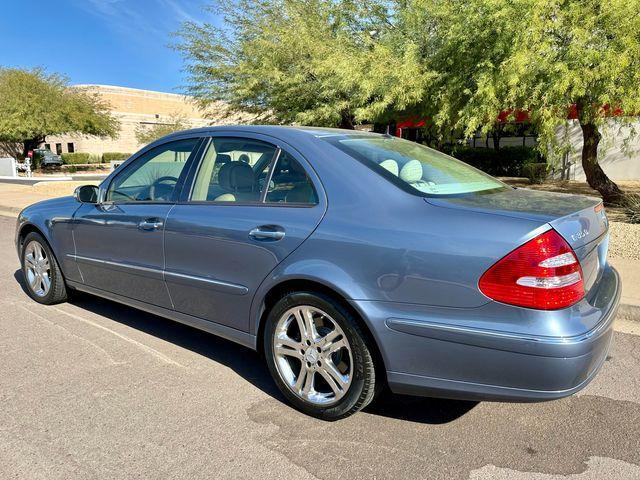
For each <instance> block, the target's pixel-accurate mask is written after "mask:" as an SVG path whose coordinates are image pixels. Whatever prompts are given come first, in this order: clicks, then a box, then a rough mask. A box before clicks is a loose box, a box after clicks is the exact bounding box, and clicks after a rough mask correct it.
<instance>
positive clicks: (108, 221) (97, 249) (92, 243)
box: [73, 138, 200, 308]
mask: <svg viewBox="0 0 640 480" xmlns="http://www.w3.org/2000/svg"><path fill="white" fill-rule="evenodd" d="M199 142H200V139H199V138H186V139H182V140H175V141H172V142H168V143H165V144H162V145H159V146H157V147H155V148H153V149H151V150H149V151H147V152H145V153H143V154H142V155H140V156H139V157H138V158H136V159H135V160H133V161H132V162H131V163H129V164H127V165H126V166H124V167H121V168H122V170H121V171H119V172H118V173H117V174H116V175H115V176H114V177H113V178H112V179H111V181H110V183H109V185H108V186H107V188H106V193H105V194H104V199H103V201H102V202H101V203H98V204H88V203H85V204H82V206H81V207H80V208H79V209H78V210H77V212H76V214H75V216H74V226H73V238H74V241H75V245H76V251H75V259H76V261H77V263H78V268H79V269H80V272H81V274H82V281H83V282H84V283H85V284H86V285H89V286H91V287H94V288H98V289H101V290H105V291H108V292H112V293H116V294H118V295H122V296H125V297H128V298H133V299H136V300H140V301H142V302H146V303H150V304H153V305H158V306H161V307H164V308H171V307H172V305H171V301H170V299H169V295H168V293H167V289H166V286H165V283H164V279H163V268H164V252H163V235H164V226H165V221H166V217H167V214H168V213H169V211H170V210H171V208H172V207H173V205H174V204H175V202H176V200H177V198H178V193H179V192H180V189H181V185H182V184H183V183H184V179H185V178H186V176H187V171H188V166H189V163H190V162H191V161H192V160H193V158H194V157H195V156H196V154H197V153H196V152H197V151H198V145H199Z"/></svg>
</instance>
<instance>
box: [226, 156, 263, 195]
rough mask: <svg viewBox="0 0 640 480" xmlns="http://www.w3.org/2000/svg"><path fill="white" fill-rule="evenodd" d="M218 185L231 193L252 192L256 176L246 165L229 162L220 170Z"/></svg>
mask: <svg viewBox="0 0 640 480" xmlns="http://www.w3.org/2000/svg"><path fill="white" fill-rule="evenodd" d="M218 183H219V184H220V186H221V187H222V188H224V189H225V190H229V191H232V192H252V191H253V189H254V187H255V185H256V175H255V173H254V172H253V169H252V168H251V167H250V166H249V164H247V163H244V162H229V163H225V164H224V165H222V168H220V171H219V172H218Z"/></svg>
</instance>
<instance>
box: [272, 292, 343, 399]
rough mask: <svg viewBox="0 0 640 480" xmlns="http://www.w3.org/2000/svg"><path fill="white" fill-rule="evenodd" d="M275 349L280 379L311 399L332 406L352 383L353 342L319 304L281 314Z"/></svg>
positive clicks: (274, 341)
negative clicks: (318, 306)
mask: <svg viewBox="0 0 640 480" xmlns="http://www.w3.org/2000/svg"><path fill="white" fill-rule="evenodd" d="M273 352H274V356H275V364H276V368H277V370H278V374H279V375H280V378H281V379H282V380H283V381H284V383H285V384H286V385H287V386H288V387H289V389H290V390H291V391H292V392H293V393H295V394H296V395H297V396H298V397H300V398H302V399H304V400H306V401H307V402H310V403H313V404H315V405H322V406H327V405H331V404H333V403H336V402H337V401H338V400H340V399H341V398H342V397H343V396H344V395H345V394H346V393H347V390H348V389H349V386H350V385H351V379H352V378H353V355H352V353H351V346H350V345H349V341H348V340H347V337H346V336H345V334H344V332H343V331H342V329H341V328H340V326H339V325H338V323H337V322H336V321H335V320H333V319H332V318H331V317H330V316H329V315H327V314H326V313H325V312H323V311H322V310H320V309H318V308H316V307H312V306H309V305H300V306H297V307H294V308H291V309H289V310H287V311H286V312H285V313H284V314H283V315H282V316H281V317H280V319H279V320H278V323H277V325H276V329H275V334H274V337H273Z"/></svg>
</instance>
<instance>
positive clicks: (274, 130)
mask: <svg viewBox="0 0 640 480" xmlns="http://www.w3.org/2000/svg"><path fill="white" fill-rule="evenodd" d="M216 132H248V133H262V134H264V135H271V136H274V137H279V138H282V139H286V138H287V137H294V136H299V135H301V134H302V135H305V134H306V135H308V136H311V137H316V138H320V137H330V136H341V135H346V136H354V135H358V136H360V135H367V136H368V135H371V136H378V135H380V134H378V133H371V132H362V131H358V130H345V129H340V128H327V127H307V126H288V125H218V126H211V127H200V128H192V129H189V130H181V131H179V132H174V133H171V134H169V135H167V136H166V137H164V139H170V138H171V137H173V136H181V135H184V134H198V135H207V134H214V133H216Z"/></svg>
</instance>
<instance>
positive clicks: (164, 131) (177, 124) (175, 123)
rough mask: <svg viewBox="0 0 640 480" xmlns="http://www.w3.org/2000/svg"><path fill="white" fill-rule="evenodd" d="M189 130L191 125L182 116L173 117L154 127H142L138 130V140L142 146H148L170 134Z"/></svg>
mask: <svg viewBox="0 0 640 480" xmlns="http://www.w3.org/2000/svg"><path fill="white" fill-rule="evenodd" d="M187 128H189V123H188V122H187V120H186V119H185V117H184V116H182V115H172V116H171V117H169V118H168V119H167V121H165V122H162V123H155V124H153V125H145V126H143V125H140V126H139V127H137V128H136V140H138V142H140V143H142V144H145V145H146V144H148V143H151V142H153V141H154V140H157V139H159V138H162V137H164V136H165V135H169V134H170V133H173V132H177V131H179V130H185V129H187Z"/></svg>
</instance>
